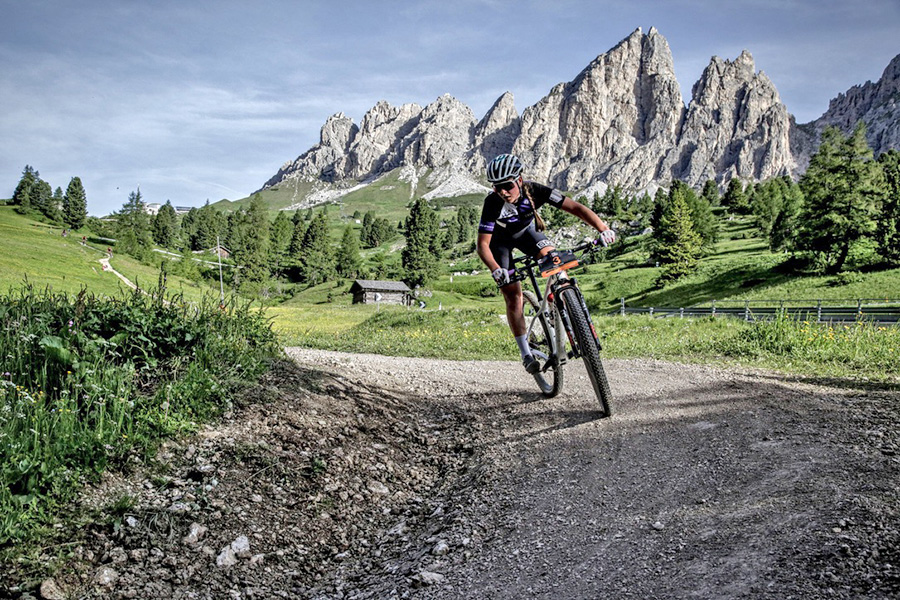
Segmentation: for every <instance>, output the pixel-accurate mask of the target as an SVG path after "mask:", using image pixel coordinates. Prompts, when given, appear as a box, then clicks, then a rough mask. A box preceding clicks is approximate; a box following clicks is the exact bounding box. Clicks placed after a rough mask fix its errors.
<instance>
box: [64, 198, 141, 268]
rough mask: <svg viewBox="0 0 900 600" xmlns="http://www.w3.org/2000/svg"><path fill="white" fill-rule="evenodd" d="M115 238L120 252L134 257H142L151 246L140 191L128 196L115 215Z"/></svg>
mask: <svg viewBox="0 0 900 600" xmlns="http://www.w3.org/2000/svg"><path fill="white" fill-rule="evenodd" d="M79 183H80V182H79ZM116 238H117V240H118V241H117V244H116V245H117V247H118V248H119V249H120V250H121V251H122V252H125V253H127V254H131V255H132V256H136V257H141V256H143V255H144V253H146V252H147V251H148V250H149V249H150V246H152V245H153V239H152V237H151V233H150V215H148V214H147V210H146V206H145V205H144V200H143V198H142V196H141V190H140V189H138V190H137V191H134V192H131V193H130V194H129V195H128V201H127V202H125V204H123V205H122V209H121V210H120V211H119V212H118V213H117V216H116Z"/></svg>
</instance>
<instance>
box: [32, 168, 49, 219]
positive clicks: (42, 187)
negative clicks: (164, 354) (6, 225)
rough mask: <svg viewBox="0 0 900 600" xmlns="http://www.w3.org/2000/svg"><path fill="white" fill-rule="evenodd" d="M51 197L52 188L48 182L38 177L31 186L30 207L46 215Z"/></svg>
mask: <svg viewBox="0 0 900 600" xmlns="http://www.w3.org/2000/svg"><path fill="white" fill-rule="evenodd" d="M52 199H53V188H52V187H50V184H49V183H47V182H46V181H44V180H43V179H41V178H40V177H38V178H37V179H35V181H34V185H32V186H31V194H30V200H31V208H33V209H34V210H36V211H38V212H39V213H41V214H42V215H46V214H47V212H48V211H49V210H50V202H51V201H52Z"/></svg>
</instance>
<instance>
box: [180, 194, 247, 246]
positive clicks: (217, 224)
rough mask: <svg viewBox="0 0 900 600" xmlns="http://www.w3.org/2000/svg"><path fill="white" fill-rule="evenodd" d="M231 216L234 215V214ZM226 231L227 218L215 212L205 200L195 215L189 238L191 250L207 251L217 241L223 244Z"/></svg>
mask: <svg viewBox="0 0 900 600" xmlns="http://www.w3.org/2000/svg"><path fill="white" fill-rule="evenodd" d="M237 212H240V211H237ZM231 214H232V215H234V214H236V213H231ZM227 231H228V223H227V217H225V215H223V214H222V213H220V212H219V211H217V210H216V209H215V208H214V207H213V206H212V205H211V204H210V203H209V200H207V201H206V204H204V205H203V206H201V207H200V209H199V210H198V211H197V214H196V219H195V221H194V232H193V236H192V238H191V249H192V250H209V249H210V248H214V247H215V246H216V240H217V239H218V241H219V243H224V242H225V238H226V233H227ZM229 244H230V242H229Z"/></svg>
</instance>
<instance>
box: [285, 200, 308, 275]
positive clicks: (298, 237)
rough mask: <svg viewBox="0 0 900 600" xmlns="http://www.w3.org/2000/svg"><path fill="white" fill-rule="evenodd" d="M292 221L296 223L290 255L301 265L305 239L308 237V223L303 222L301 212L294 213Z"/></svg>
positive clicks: (292, 233)
mask: <svg viewBox="0 0 900 600" xmlns="http://www.w3.org/2000/svg"><path fill="white" fill-rule="evenodd" d="M291 220H292V221H293V223H294V229H293V231H292V232H291V245H290V247H289V248H288V254H289V255H290V256H291V258H292V259H293V260H294V262H295V263H296V264H300V258H301V256H302V252H303V238H304V237H305V236H306V222H305V221H304V220H303V216H302V215H301V214H300V211H299V210H298V211H297V212H295V213H294V218H293V219H291Z"/></svg>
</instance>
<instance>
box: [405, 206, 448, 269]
mask: <svg viewBox="0 0 900 600" xmlns="http://www.w3.org/2000/svg"><path fill="white" fill-rule="evenodd" d="M404 225H405V230H406V247H405V248H404V249H403V252H402V253H401V261H402V264H403V270H404V273H405V276H404V279H405V280H406V282H407V284H409V285H410V286H411V287H415V286H417V285H425V284H426V283H427V282H428V281H430V280H432V279H434V278H435V277H436V276H437V274H438V267H439V260H440V258H441V247H440V241H441V232H440V223H439V221H438V216H437V213H435V212H434V210H433V209H432V208H431V207H430V206H429V205H428V202H426V201H425V200H424V199H422V198H419V199H418V200H416V201H415V203H413V206H412V208H411V209H410V211H409V216H408V217H407V218H406V222H405V224H404Z"/></svg>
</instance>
